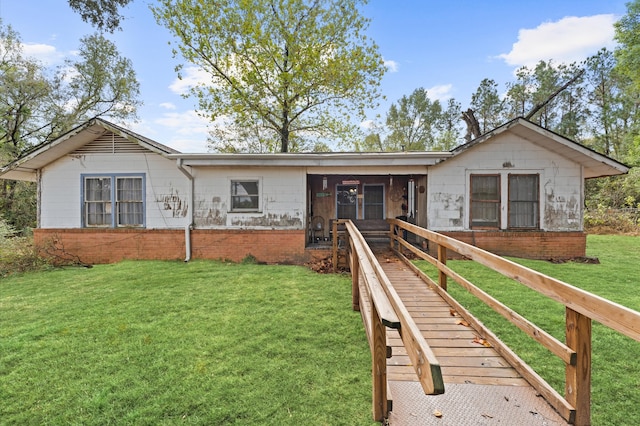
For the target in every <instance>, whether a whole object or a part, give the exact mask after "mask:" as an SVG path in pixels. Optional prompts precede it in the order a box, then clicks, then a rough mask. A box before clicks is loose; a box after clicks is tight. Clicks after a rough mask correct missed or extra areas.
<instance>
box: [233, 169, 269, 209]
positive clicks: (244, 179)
mask: <svg viewBox="0 0 640 426" xmlns="http://www.w3.org/2000/svg"><path fill="white" fill-rule="evenodd" d="M242 182H247V183H248V182H251V183H255V184H256V185H257V187H258V188H257V189H258V191H257V194H249V193H247V194H234V193H233V192H234V185H235V184H236V183H242ZM234 197H256V198H257V200H256V206H255V207H235V205H234ZM229 207H230V208H229V212H231V213H261V212H262V178H260V177H231V178H229Z"/></svg>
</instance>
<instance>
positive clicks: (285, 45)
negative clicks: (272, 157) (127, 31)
mask: <svg viewBox="0 0 640 426" xmlns="http://www.w3.org/2000/svg"><path fill="white" fill-rule="evenodd" d="M363 4H366V0H313V1H312V0H277V1H272V0H255V1H244V0H218V1H206V2H203V1H198V0H160V1H159V6H156V7H152V10H153V12H154V14H155V16H156V19H157V20H158V22H159V23H160V24H162V25H164V26H166V27H167V28H168V29H169V30H170V32H171V33H172V34H174V35H175V36H176V37H177V39H178V40H179V43H178V46H177V51H175V53H176V54H177V53H178V51H179V52H180V53H181V55H182V56H183V57H184V59H185V60H186V62H188V63H190V64H192V65H195V66H196V67H199V68H201V69H202V70H204V71H206V72H207V73H208V74H209V75H210V77H211V80H210V81H209V82H208V83H206V84H200V85H197V86H195V87H193V88H192V89H191V93H192V94H193V95H195V96H196V97H197V99H198V104H199V110H200V112H201V114H203V115H205V116H207V117H209V118H211V120H212V121H214V120H216V119H220V118H224V119H225V120H228V122H229V123H230V129H232V130H234V129H241V128H246V127H248V126H253V127H255V128H257V129H258V130H259V135H258V136H259V139H260V140H261V141H262V142H261V143H262V145H265V146H268V147H269V149H272V148H275V147H276V146H277V147H279V150H280V151H281V152H287V151H290V150H291V148H292V146H291V145H290V142H291V140H292V139H293V138H294V137H296V138H298V139H299V140H301V139H305V140H310V139H313V138H318V139H323V138H330V137H333V138H339V137H344V136H345V135H348V134H350V133H349V131H350V130H354V129H355V125H354V124H351V123H352V119H351V117H350V113H351V112H356V113H357V114H358V115H359V116H360V117H361V118H362V119H363V118H364V111H365V109H367V108H371V107H375V101H376V98H377V97H378V87H379V83H380V79H381V77H382V75H383V73H384V71H385V67H384V64H383V61H382V57H381V56H380V54H379V52H378V48H377V46H376V45H375V44H374V43H373V42H372V41H371V40H370V39H369V38H368V37H367V36H366V35H365V32H364V31H365V29H366V28H367V26H368V23H369V20H368V19H365V18H364V17H363V16H362V15H361V14H360V12H359V6H360V5H363ZM181 69H182V67H178V71H179V72H180V70H181ZM179 75H180V74H179ZM266 141H268V142H266ZM274 150H275V149H274Z"/></svg>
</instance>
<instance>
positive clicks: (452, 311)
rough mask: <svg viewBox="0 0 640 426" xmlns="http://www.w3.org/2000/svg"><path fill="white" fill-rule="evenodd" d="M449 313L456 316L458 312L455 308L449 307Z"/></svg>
mask: <svg viewBox="0 0 640 426" xmlns="http://www.w3.org/2000/svg"><path fill="white" fill-rule="evenodd" d="M449 315H451V316H452V317H456V316H458V313H457V312H456V310H455V309H449Z"/></svg>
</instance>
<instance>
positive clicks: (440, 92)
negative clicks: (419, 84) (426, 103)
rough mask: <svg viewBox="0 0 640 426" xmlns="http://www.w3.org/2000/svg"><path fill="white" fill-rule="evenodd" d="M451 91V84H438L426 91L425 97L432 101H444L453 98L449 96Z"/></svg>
mask: <svg viewBox="0 0 640 426" xmlns="http://www.w3.org/2000/svg"><path fill="white" fill-rule="evenodd" d="M451 89H453V85H452V84H439V85H436V86H433V87H430V88H428V89H426V90H427V97H428V98H429V99H431V100H432V101H436V100H438V101H446V100H447V99H449V98H452V97H453V96H452V95H451Z"/></svg>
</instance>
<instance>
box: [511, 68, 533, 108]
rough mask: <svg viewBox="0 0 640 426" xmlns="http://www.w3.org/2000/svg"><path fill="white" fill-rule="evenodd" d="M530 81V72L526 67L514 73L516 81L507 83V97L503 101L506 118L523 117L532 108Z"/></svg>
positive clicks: (531, 85) (531, 84)
mask: <svg viewBox="0 0 640 426" xmlns="http://www.w3.org/2000/svg"><path fill="white" fill-rule="evenodd" d="M532 79H533V77H532V75H531V70H530V69H529V68H528V67H521V68H519V69H518V70H517V71H516V81H513V82H507V85H506V86H507V95H506V97H505V101H504V102H505V103H504V106H505V111H504V112H505V114H506V117H507V118H509V119H512V118H516V117H524V116H525V115H527V113H528V112H529V111H530V110H531V108H533V105H532V101H533V100H532V99H531V88H532V87H533V83H532Z"/></svg>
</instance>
